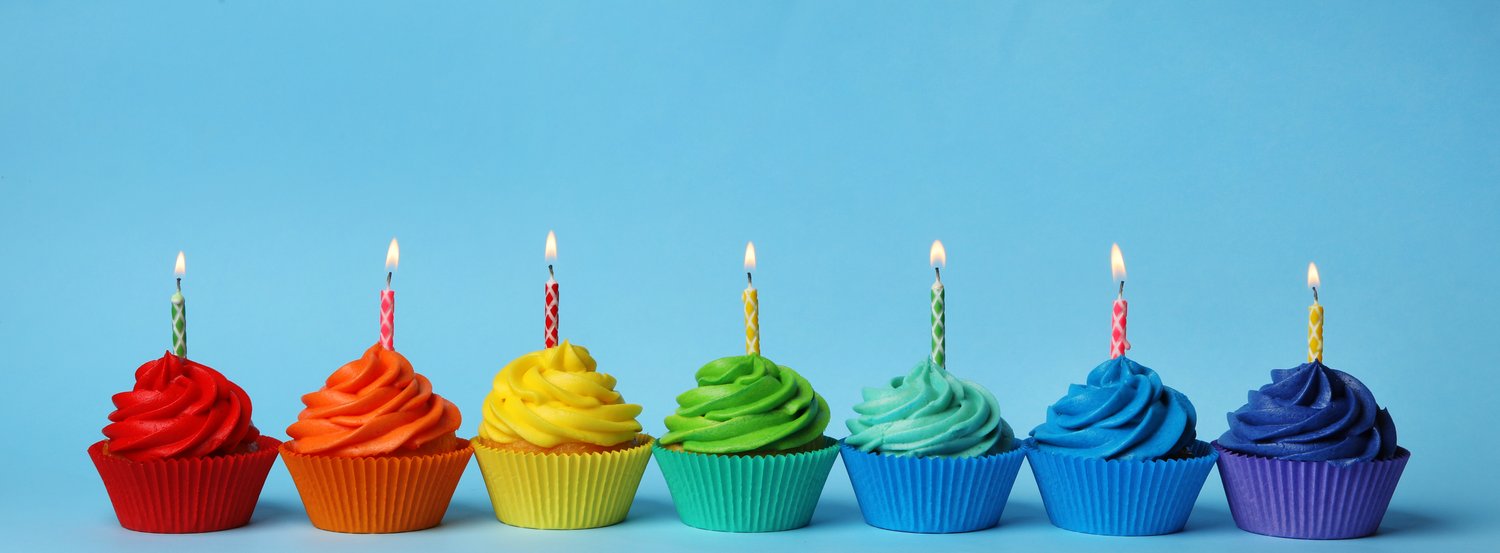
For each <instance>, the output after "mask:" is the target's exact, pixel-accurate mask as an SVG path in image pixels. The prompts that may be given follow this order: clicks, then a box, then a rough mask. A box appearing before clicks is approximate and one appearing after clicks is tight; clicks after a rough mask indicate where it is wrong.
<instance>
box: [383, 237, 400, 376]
mask: <svg viewBox="0 0 1500 553" xmlns="http://www.w3.org/2000/svg"><path fill="white" fill-rule="evenodd" d="M400 261H401V246H400V245H398V244H396V239H395V238H392V239H391V247H389V248H387V249H386V251H385V270H386V273H385V289H384V290H381V291H380V347H382V348H385V349H386V350H390V351H395V350H396V291H395V290H392V289H391V275H392V274H394V273H395V272H396V265H398V264H399V263H400Z"/></svg>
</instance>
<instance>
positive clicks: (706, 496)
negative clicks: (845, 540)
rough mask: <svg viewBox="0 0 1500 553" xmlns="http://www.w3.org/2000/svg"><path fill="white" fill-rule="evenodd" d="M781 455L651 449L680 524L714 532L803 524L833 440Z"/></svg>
mask: <svg viewBox="0 0 1500 553" xmlns="http://www.w3.org/2000/svg"><path fill="white" fill-rule="evenodd" d="M822 439H823V440H824V442H825V443H826V445H825V446H824V447H822V448H820V449H815V450H811V451H803V452H798V453H785V454H781V455H713V454H706V453H690V452H684V451H673V450H671V449H667V448H664V447H662V446H661V445H660V444H657V445H655V446H653V448H652V453H653V454H655V456H656V464H657V466H659V467H661V472H662V476H664V477H666V480H667V490H668V491H670V492H671V493H672V502H673V503H674V504H675V505H676V506H677V515H678V516H679V517H681V518H682V522H683V523H684V524H687V525H688V526H692V527H694V528H702V529H704V530H714V531H719V532H776V531H781V530H791V529H794V528H801V527H803V526H807V523H808V521H810V520H812V515H813V510H814V509H816V508H817V506H818V497H819V496H821V495H822V494H823V484H824V483H825V482H827V480H828V471H830V470H832V469H833V460H834V458H835V457H838V454H839V448H838V442H836V441H834V440H833V439H832V438H829V437H827V436H824V437H823V438H822Z"/></svg>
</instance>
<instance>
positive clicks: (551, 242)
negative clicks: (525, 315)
mask: <svg viewBox="0 0 1500 553" xmlns="http://www.w3.org/2000/svg"><path fill="white" fill-rule="evenodd" d="M543 257H545V258H546V260H547V285H546V288H547V290H546V296H547V300H546V301H547V315H546V321H545V323H546V328H545V331H546V334H545V335H544V337H543V342H544V343H546V345H547V347H549V348H552V347H557V276H556V275H555V274H554V273H553V272H552V263H553V262H554V261H557V235H556V234H554V233H553V232H552V231H550V230H549V231H547V251H546V253H545V254H544V256H543Z"/></svg>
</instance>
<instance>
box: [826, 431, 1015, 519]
mask: <svg viewBox="0 0 1500 553" xmlns="http://www.w3.org/2000/svg"><path fill="white" fill-rule="evenodd" d="M839 445H840V446H841V448H842V450H843V459H844V467H845V468H847V469H848V470H849V481H850V483H851V484H853V485H854V496H855V497H856V498H858V500H859V510H860V512H861V513H863V514H864V517H865V523H867V524H869V525H870V526H874V527H877V528H884V529H886V530H896V531H899V532H916V533H924V534H952V533H957V532H973V531H975V530H983V529H986V528H992V527H994V526H995V525H996V524H999V522H1000V514H1001V513H1002V512H1004V510H1005V502H1006V500H1007V499H1008V498H1009V497H1010V489H1011V486H1012V485H1014V484H1015V483H1016V474H1017V473H1018V472H1020V470H1021V462H1022V461H1023V460H1025V458H1026V448H1025V447H1023V446H1022V445H1021V444H1020V442H1017V444H1016V446H1015V447H1014V448H1012V449H1010V450H1009V451H1005V452H1003V453H995V454H991V455H985V456H982V457H969V458H947V457H909V456H900V455H882V454H879V453H866V452H864V451H860V450H859V449H857V448H854V447H851V446H849V445H848V444H845V443H843V442H842V441H840V442H839Z"/></svg>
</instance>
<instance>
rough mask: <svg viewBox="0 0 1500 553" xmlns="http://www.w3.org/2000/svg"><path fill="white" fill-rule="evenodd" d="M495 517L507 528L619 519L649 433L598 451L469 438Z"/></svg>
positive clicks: (646, 452)
mask: <svg viewBox="0 0 1500 553" xmlns="http://www.w3.org/2000/svg"><path fill="white" fill-rule="evenodd" d="M472 443H473V445H474V458H475V459H476V460H478V461H479V470H480V472H481V473H482V474H483V475H484V485H485V488H486V489H488V490H489V494H490V504H491V505H493V506H494V507H495V518H498V519H500V522H504V523H506V524H509V525H511V526H520V527H523V528H540V529H544V530H577V529H582V528H598V527H600V526H609V525H612V524H617V523H619V522H620V521H622V520H625V515H627V514H629V513H630V504H631V503H633V502H634V501H635V492H636V488H637V487H639V486H640V483H641V475H643V474H645V472H646V464H647V463H649V462H650V461H651V444H653V443H655V440H653V439H652V438H651V436H647V435H645V434H640V435H638V436H637V437H636V444H637V445H635V446H634V447H630V448H626V449H620V450H615V451H606V452H602V453H562V454H546V453H535V452H529V451H527V452H518V451H511V450H508V449H504V448H502V447H496V446H493V445H491V444H489V443H488V442H487V441H486V440H485V439H483V438H474V439H473V440H472Z"/></svg>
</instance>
